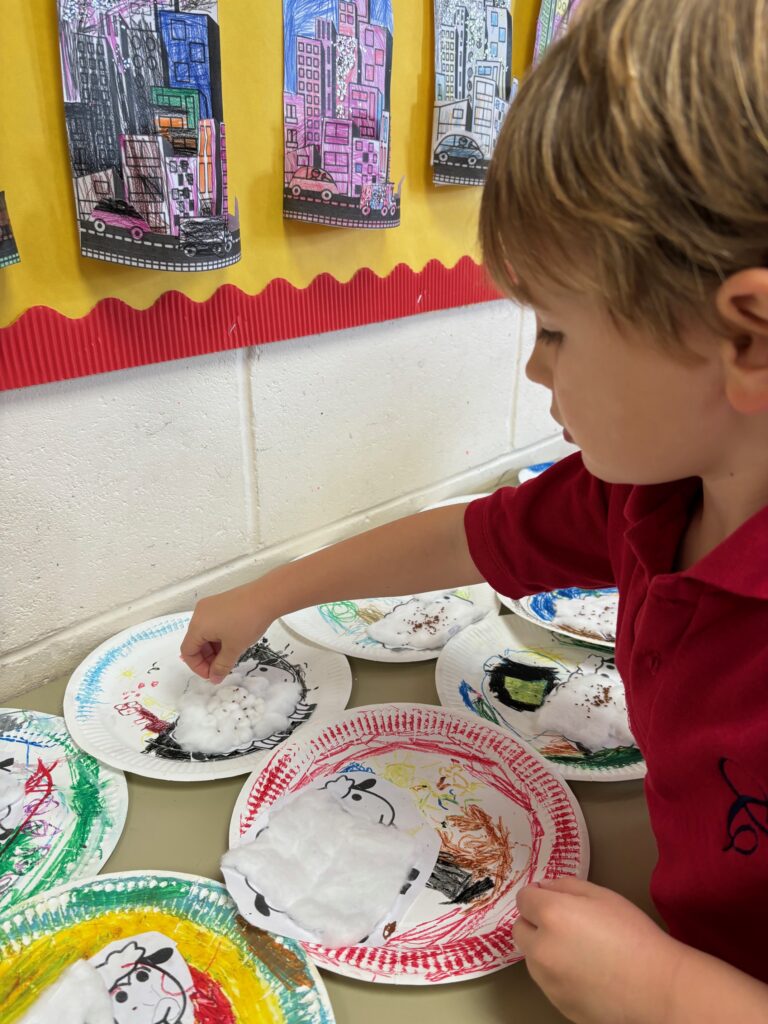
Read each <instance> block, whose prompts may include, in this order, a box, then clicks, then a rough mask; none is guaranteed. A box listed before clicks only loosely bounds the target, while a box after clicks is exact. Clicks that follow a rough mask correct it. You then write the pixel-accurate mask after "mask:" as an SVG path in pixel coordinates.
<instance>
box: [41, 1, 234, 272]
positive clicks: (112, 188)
mask: <svg viewBox="0 0 768 1024" xmlns="http://www.w3.org/2000/svg"><path fill="white" fill-rule="evenodd" d="M57 2H58V13H59V46H60V54H61V69H62V78H63V85H64V112H65V117H66V124H67V136H68V140H69V153H70V160H71V163H72V177H73V184H74V191H75V207H76V216H77V221H78V229H79V233H80V251H81V254H82V255H83V256H89V257H92V258H94V259H100V260H107V261H108V262H112V263H121V264H125V265H127V266H134V267H145V268H148V269H153V270H177V271H179V270H181V271H201V270H213V269H217V268H219V267H224V266H228V265H230V264H232V263H236V262H237V261H238V260H239V259H240V226H239V217H238V214H237V204H235V207H234V213H233V212H231V211H230V201H229V190H228V179H227V136H226V125H225V123H224V115H223V105H222V92H221V56H220V45H219V22H218V3H217V0H57Z"/></svg>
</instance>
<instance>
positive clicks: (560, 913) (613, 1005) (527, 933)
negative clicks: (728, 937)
mask: <svg viewBox="0 0 768 1024" xmlns="http://www.w3.org/2000/svg"><path fill="white" fill-rule="evenodd" d="M517 905H518V909H519V911H520V920H519V921H518V923H517V924H516V925H515V929H514V936H515V942H516V943H517V946H518V948H519V949H520V951H521V952H522V953H524V954H525V957H526V961H527V965H528V971H529V973H530V975H531V977H532V978H533V980H534V981H535V982H536V983H537V984H538V985H539V986H540V987H541V988H542V990H543V991H544V994H545V995H546V996H547V998H548V999H550V1000H551V1001H552V1002H553V1003H554V1004H555V1006H556V1007H557V1008H558V1009H559V1010H560V1011H561V1013H563V1014H565V1016H566V1017H568V1018H569V1020H572V1021H574V1022H576V1024H640V1022H646V1021H662V1020H666V1019H667V1010H668V1008H669V1004H670V1000H671V998H672V992H673V989H674V977H675V973H676V971H677V969H678V966H679V960H680V957H681V955H682V954H683V953H684V951H685V949H686V947H684V946H682V945H681V944H680V943H678V942H676V941H675V940H674V939H672V938H670V936H668V935H667V934H666V933H665V932H663V931H662V930H661V929H660V928H659V927H658V926H657V925H656V924H654V922H653V921H652V920H651V919H650V918H649V917H647V916H646V915H645V914H644V913H643V912H642V911H641V910H638V908H637V907H635V906H634V905H633V904H632V903H630V902H629V901H628V900H625V899H624V897H623V896H619V895H618V894H617V893H615V892H611V891H610V890H609V889H603V888H601V887H600V886H597V885H592V884H591V883H590V882H583V881H580V880H579V879H575V878H560V879H556V880H554V881H549V882H542V883H541V884H540V885H531V886H528V887H527V888H525V889H523V890H522V891H521V892H520V893H519V895H518V900H517Z"/></svg>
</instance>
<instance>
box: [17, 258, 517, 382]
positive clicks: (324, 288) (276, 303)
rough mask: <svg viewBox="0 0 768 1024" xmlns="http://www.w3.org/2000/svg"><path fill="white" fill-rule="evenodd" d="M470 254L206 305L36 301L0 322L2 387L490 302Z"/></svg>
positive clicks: (224, 294)
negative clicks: (71, 313) (72, 306)
mask: <svg viewBox="0 0 768 1024" xmlns="http://www.w3.org/2000/svg"><path fill="white" fill-rule="evenodd" d="M498 297H499V296H498V292H497V291H496V289H495V288H494V287H493V285H492V284H491V283H490V281H489V280H488V278H487V277H486V275H485V272H484V271H483V269H482V268H481V267H480V266H478V264H477V263H475V262H474V260H472V259H471V258H470V257H469V256H464V257H462V259H460V260H459V262H458V263H457V264H456V266H455V267H445V266H443V264H442V263H440V262H439V261H438V260H431V261H430V262H429V263H428V264H427V265H426V266H425V267H424V269H423V270H422V271H420V272H414V271H413V270H411V268H410V267H408V266H406V265H405V264H403V263H401V264H399V265H398V266H397V267H395V269H394V270H393V271H392V273H391V274H389V276H388V277H379V276H378V275H377V274H375V273H374V272H373V271H372V270H368V269H363V270H359V271H358V272H357V273H356V274H355V276H354V277H353V278H352V279H351V280H350V281H347V282H346V283H344V282H341V281H337V280H336V279H335V278H334V277H332V276H331V275H330V274H321V275H320V276H319V277H316V278H315V280H314V281H313V282H312V283H311V284H310V285H309V286H308V287H307V288H304V289H300V288H296V287H294V286H293V285H292V284H290V283H289V282H288V281H285V280H283V279H282V278H278V279H276V280H274V281H270V283H269V284H268V285H267V287H266V288H265V289H264V291H262V292H260V293H259V294H258V295H246V294H245V293H244V292H242V291H241V290H240V289H239V288H235V287H234V286H233V285H223V286H222V287H221V288H219V289H218V291H217V292H216V293H215V294H214V295H212V296H211V298H210V299H208V301H207V302H199V303H198V302H193V301H192V300H191V299H189V298H187V296H186V295H183V294H182V293H181V292H176V291H174V292H166V293H165V294H164V295H161V296H160V298H159V299H158V300H157V302H155V304H154V305H153V306H151V307H150V308H149V309H144V310H139V309H133V308H132V307H131V306H128V305H127V304H126V303H124V302H122V301H121V300H120V299H103V300H102V301H101V302H99V303H98V304H97V305H96V306H94V308H93V309H92V310H91V312H90V313H88V314H87V315H86V316H84V317H81V318H80V319H77V320H71V319H69V318H68V317H65V316H62V314H60V313H57V312H56V311H55V310H53V309H48V308H47V307H45V306H35V307H33V308H32V309H29V310H27V312H26V313H24V314H22V316H21V317H19V319H18V320H17V321H16V322H15V323H13V324H11V325H10V326H8V327H4V328H0V391H6V390H9V389H11V388H23V387H29V386H30V385H32V384H46V383H49V382H51V381H55V380H67V379H69V378H72V377H84V376H88V375H90V374H94V373H108V372H110V371H112V370H122V369H125V368H126V367H130V366H144V365H146V364H147V363H162V362H166V361H168V360H171V359H183V358H185V357H187V356H196V355H203V354H206V353H210V352H223V351H225V350H226V349H233V348H240V347H242V346H244V345H261V344H265V343H266V342H270V341H283V340H285V339H287V338H300V337H303V336H305V335H308V334H321V333H323V332H325V331H338V330H342V329H344V328H345V327H359V326H361V325H362V324H370V323H376V322H380V321H383V320H394V319H396V318H398V317H403V316H412V315H414V314H416V313H429V312H431V311H433V310H436V309H447V308H450V307H452V306H466V305H471V304H472V303H476V302H488V301H490V300H492V299H496V298H498Z"/></svg>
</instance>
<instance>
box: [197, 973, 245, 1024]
mask: <svg viewBox="0 0 768 1024" xmlns="http://www.w3.org/2000/svg"><path fill="white" fill-rule="evenodd" d="M189 972H190V974H191V975H192V981H193V982H194V984H195V991H194V992H193V993H192V1004H193V1006H194V1007H195V1024H236V1021H235V1015H234V1012H233V1010H232V1004H231V1003H230V1001H229V1000H228V999H227V997H226V996H225V995H224V993H223V992H222V990H221V986H220V985H219V984H218V983H217V982H215V981H214V980H213V978H209V977H208V975H207V974H203V972H202V971H198V970H197V968H195V967H192V966H191V965H190V968H189Z"/></svg>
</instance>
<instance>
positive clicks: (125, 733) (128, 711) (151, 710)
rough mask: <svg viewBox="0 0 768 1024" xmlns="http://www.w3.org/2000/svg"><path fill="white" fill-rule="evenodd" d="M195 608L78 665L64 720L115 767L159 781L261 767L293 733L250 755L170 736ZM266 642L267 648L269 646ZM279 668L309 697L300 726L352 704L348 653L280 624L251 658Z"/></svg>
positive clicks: (133, 632)
mask: <svg viewBox="0 0 768 1024" xmlns="http://www.w3.org/2000/svg"><path fill="white" fill-rule="evenodd" d="M190 617H191V613H189V612H186V613H182V614H179V615H165V616H163V617H161V618H159V619H151V620H150V621H149V622H144V623H142V624H141V625H139V626H135V627H134V628H132V629H126V630H124V631H123V632H122V633H118V634H117V636H115V637H112V639H111V640H107V641H106V643H104V644H102V645H101V647H98V648H97V649H96V650H95V651H94V652H93V654H91V655H89V657H87V658H86V659H85V661H84V662H83V663H82V664H81V665H80V666H79V667H78V668H77V669H76V670H75V672H74V674H73V675H72V678H71V679H70V681H69V684H68V686H67V691H66V694H65V696H64V717H65V718H66V721H67V725H68V726H69V729H70V731H71V733H72V735H73V737H74V739H75V741H76V742H77V743H79V744H80V746H81V747H83V749H84V750H87V751H88V752H89V753H91V754H93V755H94V756H95V757H98V758H100V759H101V760H102V761H106V762H107V763H108V764H111V765H114V766H115V767H117V768H123V769H124V770H125V771H130V772H135V773H136V774H137V775H145V776H147V777H148V778H152V779H168V780H170V781H173V782H195V781H199V780H201V779H221V778H227V777H229V776H232V775H243V774H245V773H247V772H250V771H253V770H254V769H255V768H256V767H257V766H258V765H259V764H260V763H261V762H262V761H263V759H264V756H265V752H268V751H269V750H271V749H273V748H274V747H275V746H277V745H278V743H280V742H281V741H282V740H283V739H285V734H276V735H275V736H271V737H269V739H266V740H262V741H259V742H257V743H254V744H253V746H252V748H251V749H250V750H249V751H247V752H243V753H237V752H236V753H234V754H227V755H210V754H208V755H189V754H185V753H184V752H182V751H180V750H179V749H178V747H177V746H176V745H174V744H173V741H172V738H171V737H170V736H169V733H170V731H171V727H172V723H173V722H174V720H175V719H176V716H177V702H178V698H179V696H180V695H181V694H182V693H183V692H184V689H185V687H186V686H187V683H188V681H189V679H190V677H191V676H192V674H193V673H192V672H191V671H190V669H189V668H187V666H186V665H185V664H184V662H182V661H181V659H180V657H179V647H180V644H181V641H182V639H183V637H184V634H185V632H186V628H187V625H188V624H189V620H190ZM265 645H266V646H265ZM248 657H250V658H254V657H255V658H256V659H257V660H258V661H260V662H263V663H265V664H271V665H278V666H279V667H281V668H283V669H285V670H286V671H288V672H289V673H290V674H292V675H293V676H294V678H296V679H297V680H298V681H299V682H300V683H301V686H302V692H303V697H302V700H301V701H300V702H299V704H298V705H297V707H296V711H295V712H294V714H293V715H292V716H291V722H292V726H293V729H296V728H300V727H301V726H302V725H303V724H304V723H306V722H307V721H309V720H310V719H311V718H312V717H313V716H314V715H316V714H320V715H326V714H330V713H335V712H337V711H341V710H342V709H343V708H345V707H346V704H347V701H348V700H349V695H350V692H351V689H352V673H351V671H350V668H349V664H348V662H347V660H346V658H342V657H339V656H338V655H333V654H329V653H328V652H327V651H324V650H321V649H319V648H317V647H313V646H310V645H309V644H305V643H302V642H301V641H299V640H296V639H295V638H294V637H293V636H291V635H290V634H289V633H287V632H286V630H285V629H284V628H283V627H282V626H281V625H280V623H274V624H273V625H272V626H270V627H269V629H268V630H267V634H266V636H265V637H264V642H263V644H259V645H255V646H254V647H253V648H251V649H250V650H249V651H247V652H246V653H245V655H243V660H245V659H246V658H248Z"/></svg>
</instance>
